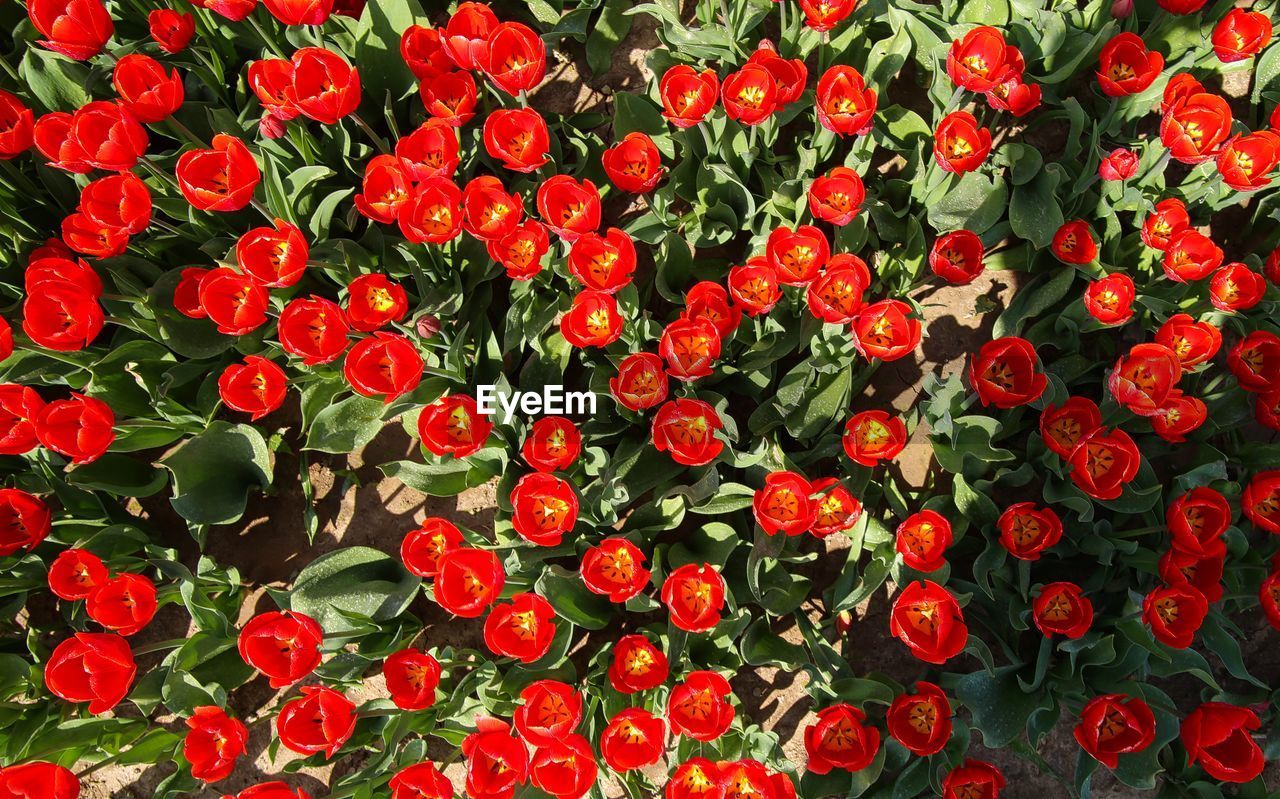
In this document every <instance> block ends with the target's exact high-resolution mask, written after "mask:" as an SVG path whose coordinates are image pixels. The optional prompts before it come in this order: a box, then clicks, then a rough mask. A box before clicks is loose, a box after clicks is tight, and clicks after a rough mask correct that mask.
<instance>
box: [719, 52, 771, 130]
mask: <svg viewBox="0 0 1280 799" xmlns="http://www.w3.org/2000/svg"><path fill="white" fill-rule="evenodd" d="M720 101H721V102H722V103H724V110H725V113H726V114H728V116H729V118H730V119H732V120H734V121H735V122H739V123H741V124H743V125H759V124H760V123H762V122H764V121H765V120H766V119H768V118H769V116H770V115H772V114H773V112H774V111H776V110H777V109H778V82H777V80H775V79H774V77H773V73H771V72H769V70H767V69H765V68H764V67H762V66H760V65H759V64H750V63H749V64H745V65H744V66H743V67H742V68H741V69H739V70H738V71H737V72H734V73H732V74H730V75H729V76H727V77H726V78H725V79H724V83H723V84H722V85H721V86H720Z"/></svg>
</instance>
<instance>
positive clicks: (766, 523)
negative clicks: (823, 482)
mask: <svg viewBox="0 0 1280 799" xmlns="http://www.w3.org/2000/svg"><path fill="white" fill-rule="evenodd" d="M812 493H813V485H812V484H810V482H809V481H808V480H806V479H805V478H804V476H803V475H800V474H796V473H795V472H771V473H769V474H768V475H765V479H764V486H762V487H761V488H758V489H756V492H755V496H754V498H753V500H752V503H751V507H752V512H753V514H754V516H755V520H756V524H758V525H760V529H762V530H764V532H765V534H766V535H777V534H778V533H785V534H786V535H789V536H794V535H803V534H804V533H806V532H808V531H809V528H811V527H813V522H814V518H815V516H816V514H817V508H816V507H815V506H814V504H813V502H812V501H811V500H810V499H809V495H810V494H812Z"/></svg>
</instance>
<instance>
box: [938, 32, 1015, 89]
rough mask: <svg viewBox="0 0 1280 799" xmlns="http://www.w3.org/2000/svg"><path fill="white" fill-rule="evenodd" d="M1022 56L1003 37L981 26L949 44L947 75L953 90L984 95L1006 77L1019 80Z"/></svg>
mask: <svg viewBox="0 0 1280 799" xmlns="http://www.w3.org/2000/svg"><path fill="white" fill-rule="evenodd" d="M1021 65H1022V55H1021V54H1020V53H1018V52H1017V48H1015V47H1013V46H1011V45H1009V44H1007V43H1006V42H1005V39H1004V34H1003V33H1001V32H1000V31H999V30H997V29H996V28H993V27H991V26H988V25H983V26H980V27H977V28H973V29H972V30H970V31H969V32H968V33H966V34H965V35H964V37H963V38H961V39H956V40H955V41H953V42H952V43H951V49H950V51H949V52H948V53H947V75H949V76H950V77H951V82H952V83H954V84H955V85H956V86H958V87H960V88H963V89H968V90H969V91H971V92H978V93H979V94H985V93H987V92H989V91H991V90H992V89H994V88H995V87H996V86H998V85H999V84H1001V83H1003V82H1004V81H1005V80H1007V79H1008V78H1009V77H1018V78H1020V77H1021V73H1022V68H1021Z"/></svg>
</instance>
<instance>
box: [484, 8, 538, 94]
mask: <svg viewBox="0 0 1280 799" xmlns="http://www.w3.org/2000/svg"><path fill="white" fill-rule="evenodd" d="M477 62H478V63H477V66H479V67H480V68H481V69H483V70H484V74H485V75H487V76H488V78H489V81H490V82H491V83H492V84H493V85H494V86H496V87H497V88H499V89H501V90H502V91H504V92H506V93H507V94H509V95H511V96H512V97H515V96H517V95H519V94H520V93H521V92H527V91H531V90H533V89H534V88H536V87H537V85H538V84H539V83H542V79H543V78H544V77H546V75H547V46H546V45H545V44H543V42H542V37H541V36H539V35H538V34H536V33H534V32H533V30H531V29H530V28H529V27H528V26H527V25H522V24H521V23H519V22H503V23H501V24H499V25H497V26H496V27H495V28H494V29H493V30H492V31H491V32H490V33H489V36H488V39H487V40H486V42H485V47H484V55H483V56H482V57H481V58H478V59H477Z"/></svg>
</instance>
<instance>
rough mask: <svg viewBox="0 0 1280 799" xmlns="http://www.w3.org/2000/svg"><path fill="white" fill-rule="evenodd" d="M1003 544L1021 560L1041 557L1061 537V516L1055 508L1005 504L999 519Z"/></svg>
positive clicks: (1030, 503) (1024, 503) (998, 527)
mask: <svg viewBox="0 0 1280 799" xmlns="http://www.w3.org/2000/svg"><path fill="white" fill-rule="evenodd" d="M996 529H997V530H999V532H1000V545H1001V546H1003V547H1004V548H1005V549H1006V550H1008V552H1009V554H1010V555H1013V556H1014V557H1015V558H1017V559H1019V560H1039V559H1040V554H1041V553H1042V552H1044V551H1045V550H1046V549H1051V548H1052V547H1054V546H1055V545H1057V543H1058V542H1059V541H1060V540H1062V520H1061V519H1059V518H1058V514H1056V513H1054V511H1053V508H1037V507H1036V506H1035V503H1034V502H1018V503H1015V504H1013V505H1010V506H1009V507H1008V508H1005V510H1004V512H1003V513H1001V514H1000V518H999V519H998V520H997V521H996Z"/></svg>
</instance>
